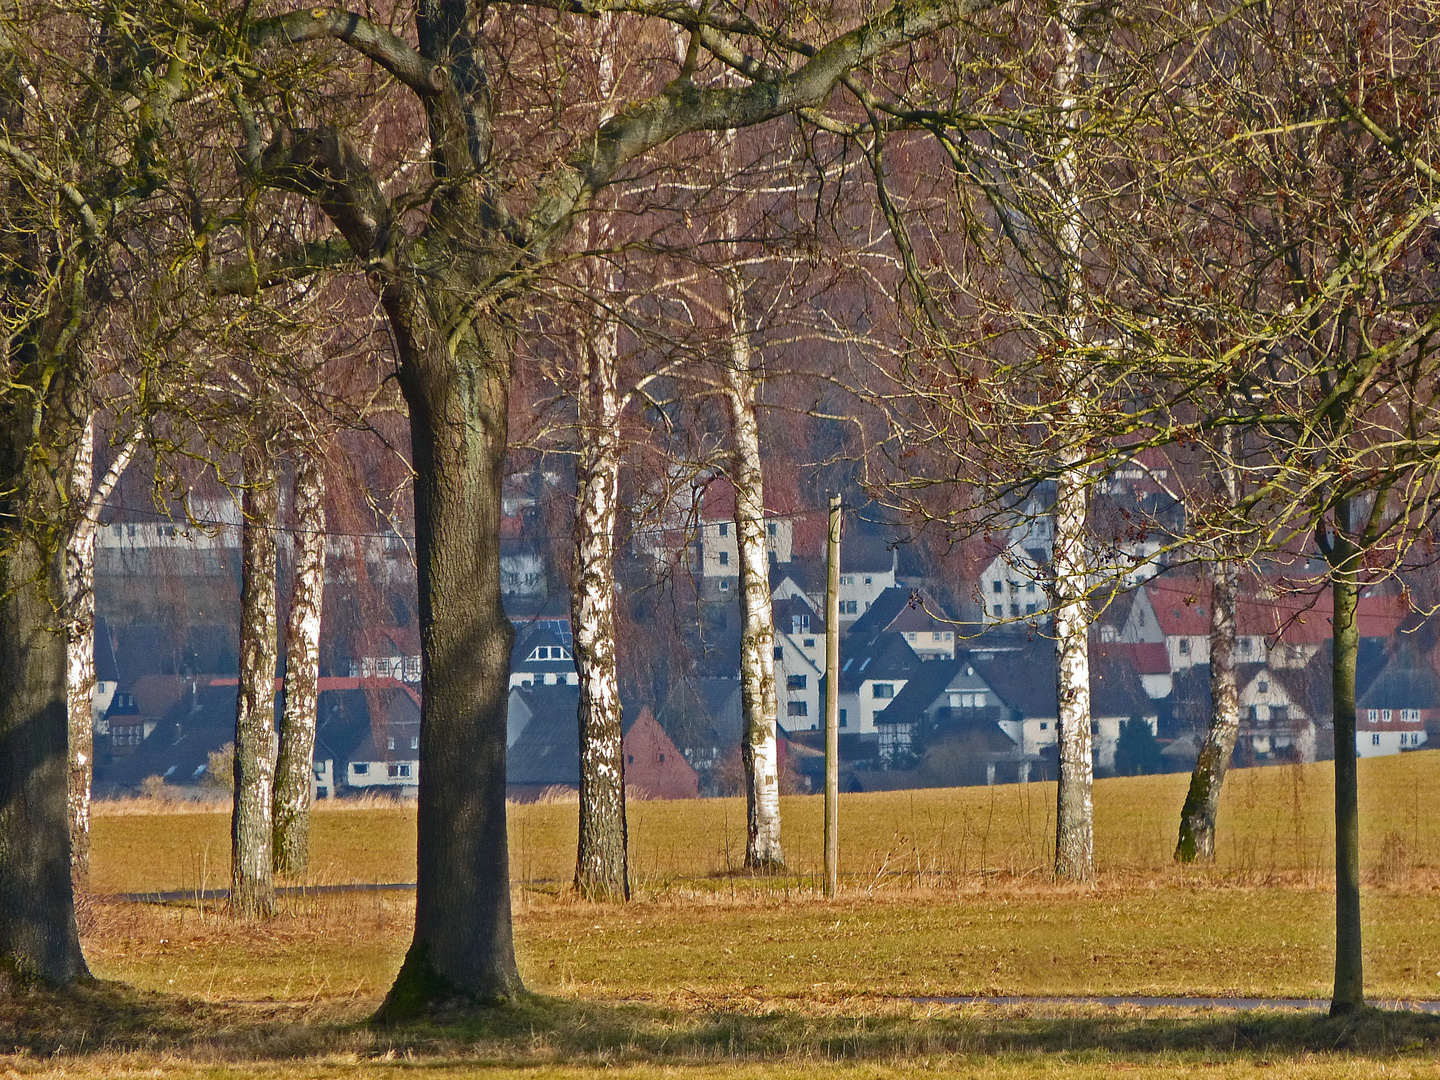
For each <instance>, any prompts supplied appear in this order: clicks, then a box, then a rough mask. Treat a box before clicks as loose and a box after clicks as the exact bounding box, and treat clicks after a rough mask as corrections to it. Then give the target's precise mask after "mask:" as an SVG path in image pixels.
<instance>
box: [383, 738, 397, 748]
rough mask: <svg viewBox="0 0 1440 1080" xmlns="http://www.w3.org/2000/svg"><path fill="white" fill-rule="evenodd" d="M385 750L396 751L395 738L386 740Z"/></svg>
mask: <svg viewBox="0 0 1440 1080" xmlns="http://www.w3.org/2000/svg"><path fill="white" fill-rule="evenodd" d="M385 749H386V750H394V749H395V740H394V738H389V739H386V740H385Z"/></svg>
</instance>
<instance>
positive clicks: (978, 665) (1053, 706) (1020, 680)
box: [970, 638, 1060, 718]
mask: <svg viewBox="0 0 1440 1080" xmlns="http://www.w3.org/2000/svg"><path fill="white" fill-rule="evenodd" d="M970 655H971V657H972V659H973V661H974V664H975V670H976V671H977V672H979V673H980V676H981V678H983V679H984V680H985V681H986V682H987V683H989V684H990V687H991V689H993V690H994V691H995V696H996V697H998V698H999V699H1000V700H1001V701H1002V702H1003V703H1004V704H1006V705H1008V706H1009V707H1010V708H1012V709H1014V710H1015V711H1016V712H1017V713H1019V714H1020V716H1021V718H1026V717H1033V716H1040V717H1052V716H1056V715H1057V714H1058V713H1059V711H1060V705H1059V698H1058V697H1057V696H1056V690H1055V643H1054V642H1053V641H1049V640H1047V639H1045V638H1035V639H1034V640H1031V641H1028V642H1025V643H1024V645H1023V647H1020V648H1018V649H1016V651H1014V652H996V653H994V654H987V653H982V654H980V655H976V654H975V653H973V652H972V653H971V654H970ZM987 656H988V657H989V658H988V659H986V658H985V657H987Z"/></svg>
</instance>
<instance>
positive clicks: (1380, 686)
mask: <svg viewBox="0 0 1440 1080" xmlns="http://www.w3.org/2000/svg"><path fill="white" fill-rule="evenodd" d="M1437 721H1440V679H1437V677H1436V674H1435V671H1434V669H1432V668H1429V667H1413V666H1408V665H1406V666H1402V665H1401V664H1400V663H1399V662H1397V661H1392V662H1391V663H1390V664H1388V665H1387V666H1386V667H1385V669H1384V670H1383V671H1382V672H1381V673H1380V674H1379V676H1378V677H1377V678H1376V679H1375V681H1374V682H1372V683H1371V684H1370V686H1369V687H1367V688H1366V690H1365V692H1364V693H1363V694H1361V695H1360V700H1359V701H1358V702H1357V703H1356V709H1355V752H1356V753H1357V754H1359V755H1360V756H1361V757H1381V756H1384V755H1387V754H1398V753H1400V752H1402V751H1406V750H1417V749H1419V748H1420V747H1422V746H1424V745H1426V743H1427V742H1428V741H1429V734H1428V732H1427V730H1426V729H1427V726H1428V725H1430V724H1434V723H1436V722H1437Z"/></svg>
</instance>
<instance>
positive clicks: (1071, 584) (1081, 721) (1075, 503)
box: [1054, 468, 1095, 881]
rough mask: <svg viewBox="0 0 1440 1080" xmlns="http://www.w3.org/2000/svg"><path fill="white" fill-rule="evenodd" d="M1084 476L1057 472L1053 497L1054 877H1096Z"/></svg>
mask: <svg viewBox="0 0 1440 1080" xmlns="http://www.w3.org/2000/svg"><path fill="white" fill-rule="evenodd" d="M1085 481H1086V477H1085V474H1084V473H1083V472H1081V471H1080V470H1079V469H1076V468H1070V469H1066V470H1065V471H1064V472H1063V473H1062V474H1061V476H1060V481H1059V484H1058V485H1057V488H1056V496H1055V560H1054V562H1055V652H1056V696H1057V699H1058V703H1059V727H1060V731H1059V742H1060V782H1059V785H1058V789H1057V794H1056V805H1055V876H1056V877H1059V878H1066V879H1068V880H1070V881H1092V880H1094V878H1095V810H1094V787H1095V765H1094V759H1093V757H1092V756H1091V755H1092V748H1091V739H1090V645H1089V634H1088V631H1089V627H1090V605H1089V603H1088V601H1087V599H1086V593H1087V588H1086V586H1087V580H1086V579H1087V573H1086V558H1085V516H1086V509H1087V504H1088V502H1089V489H1088V487H1087V486H1086V482H1085Z"/></svg>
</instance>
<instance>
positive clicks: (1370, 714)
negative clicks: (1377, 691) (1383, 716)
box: [1365, 709, 1380, 724]
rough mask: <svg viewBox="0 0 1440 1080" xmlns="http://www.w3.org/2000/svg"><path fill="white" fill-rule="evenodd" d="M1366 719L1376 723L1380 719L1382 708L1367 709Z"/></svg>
mask: <svg viewBox="0 0 1440 1080" xmlns="http://www.w3.org/2000/svg"><path fill="white" fill-rule="evenodd" d="M1365 719H1366V720H1369V721H1370V722H1371V723H1372V724H1373V723H1375V722H1376V721H1377V720H1379V719H1380V710H1379V709H1369V710H1367V711H1366V713H1365Z"/></svg>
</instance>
